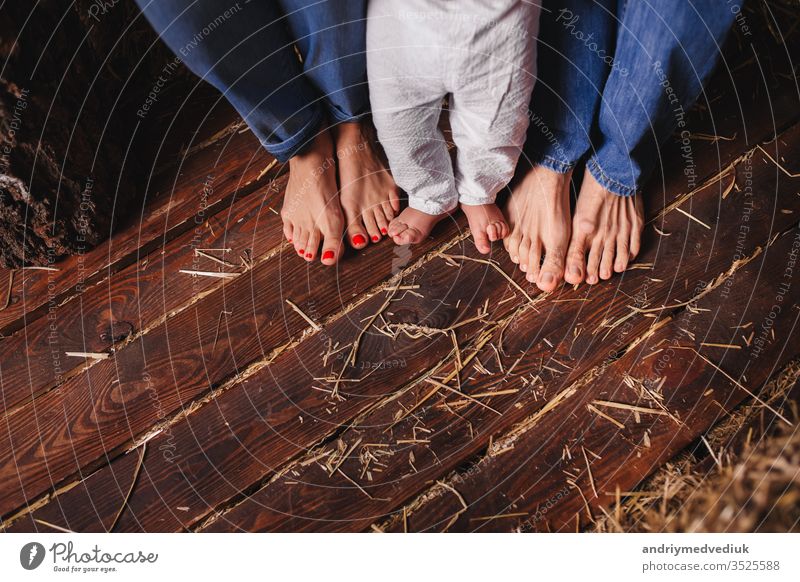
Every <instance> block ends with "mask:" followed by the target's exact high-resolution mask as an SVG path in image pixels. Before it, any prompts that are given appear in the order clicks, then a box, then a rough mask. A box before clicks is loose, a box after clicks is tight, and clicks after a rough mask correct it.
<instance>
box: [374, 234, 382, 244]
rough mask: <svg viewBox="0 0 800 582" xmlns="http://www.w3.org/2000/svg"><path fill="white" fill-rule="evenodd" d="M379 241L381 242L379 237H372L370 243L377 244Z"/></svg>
mask: <svg viewBox="0 0 800 582" xmlns="http://www.w3.org/2000/svg"><path fill="white" fill-rule="evenodd" d="M379 240H381V237H379V236H378V235H373V237H372V242H378V241H379Z"/></svg>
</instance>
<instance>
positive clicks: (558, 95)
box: [525, 0, 617, 173]
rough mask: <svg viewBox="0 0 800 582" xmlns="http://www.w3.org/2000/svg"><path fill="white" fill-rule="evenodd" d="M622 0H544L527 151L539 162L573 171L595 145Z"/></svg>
mask: <svg viewBox="0 0 800 582" xmlns="http://www.w3.org/2000/svg"><path fill="white" fill-rule="evenodd" d="M616 6H617V0H545V1H544V2H543V4H542V12H541V21H540V25H539V42H538V56H537V63H538V78H537V81H536V87H535V88H534V90H533V98H532V100H531V113H530V117H531V119H530V125H529V127H528V139H527V142H526V145H525V153H526V155H528V156H529V157H530V160H531V162H532V163H534V164H541V165H544V166H546V167H548V168H550V169H551V170H554V171H556V172H559V173H563V172H566V171H568V170H570V169H571V168H572V167H573V166H574V165H575V163H577V161H578V160H580V159H581V158H582V157H583V156H584V155H585V154H586V152H587V151H588V150H589V148H590V147H591V133H592V131H591V128H592V126H593V123H594V120H595V117H596V115H597V110H598V107H599V103H600V95H601V94H602V92H603V88H604V86H605V84H606V80H607V79H608V75H609V72H610V71H611V69H612V65H613V56H612V55H613V54H614V37H615V35H616V30H617V20H616V16H615V11H616Z"/></svg>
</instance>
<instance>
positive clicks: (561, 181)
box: [503, 166, 571, 291]
mask: <svg viewBox="0 0 800 582" xmlns="http://www.w3.org/2000/svg"><path fill="white" fill-rule="evenodd" d="M570 176H571V172H567V173H565V174H559V173H557V172H553V171H552V170H549V169H547V168H545V167H544V166H534V167H533V168H531V169H530V170H528V172H527V173H526V174H525V176H524V177H523V178H522V179H521V180H520V181H519V182H518V183H517V184H516V185H515V186H514V187H513V188H512V192H511V197H510V199H509V201H508V206H507V207H506V215H507V216H508V223H509V225H510V226H511V234H510V235H508V236H507V237H506V238H505V239H503V246H505V248H506V250H507V251H508V254H509V255H510V256H511V260H512V261H513V262H515V263H517V264H519V268H520V270H521V271H523V272H524V273H526V275H525V278H526V279H527V280H528V281H530V282H531V283H535V284H536V286H537V287H539V289H541V290H542V291H553V290H554V289H555V288H556V287H557V286H558V284H559V282H560V281H561V280H562V278H563V277H564V260H565V258H566V254H567V245H568V243H569V233H570V218H569V181H570ZM543 257H544V262H542V258H543ZM540 265H541V266H540Z"/></svg>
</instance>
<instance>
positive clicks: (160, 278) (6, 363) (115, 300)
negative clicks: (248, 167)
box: [0, 178, 286, 414]
mask: <svg viewBox="0 0 800 582" xmlns="http://www.w3.org/2000/svg"><path fill="white" fill-rule="evenodd" d="M285 184H286V178H278V179H276V180H275V182H274V183H273V184H271V185H270V186H268V187H267V188H266V189H264V191H263V192H258V193H254V194H251V195H250V196H246V197H245V198H244V199H242V200H239V201H237V202H236V203H235V204H234V205H233V206H231V208H230V209H229V210H227V211H224V212H219V213H217V214H216V215H214V216H212V217H211V218H210V219H208V220H205V221H202V222H199V223H198V224H196V225H195V227H194V228H193V229H192V230H189V231H188V232H186V233H184V234H182V235H181V236H179V237H177V238H175V239H173V240H172V241H170V242H169V244H168V245H165V246H164V247H163V248H158V249H156V250H154V251H152V252H150V253H149V254H147V255H146V256H143V257H141V260H140V261H139V262H136V263H134V264H132V265H129V266H127V267H125V268H123V269H122V270H120V271H119V272H116V273H111V274H109V275H108V277H107V278H105V279H103V280H102V281H101V282H99V283H97V284H95V285H92V286H90V287H88V288H87V289H86V290H85V291H84V292H83V293H81V294H80V296H79V297H78V298H77V299H76V300H73V301H68V302H66V303H63V304H60V305H54V306H52V307H50V308H49V309H48V314H47V317H40V318H38V319H35V320H34V321H32V322H30V323H29V324H28V325H26V326H25V327H24V328H23V329H21V330H19V331H17V332H16V333H14V334H13V335H11V336H10V337H7V338H5V339H4V340H3V344H2V345H3V350H4V354H5V355H4V358H3V377H2V381H0V386H1V387H2V391H3V400H2V403H0V413H1V414H5V413H6V412H7V411H9V410H13V409H14V408H15V407H17V406H18V405H20V404H22V403H23V402H27V401H30V400H31V399H33V398H35V397H37V396H39V395H40V394H42V393H44V392H46V391H47V390H49V389H51V388H53V387H55V386H57V385H59V384H63V383H64V382H65V381H66V380H67V379H69V378H70V377H71V376H73V375H74V374H75V373H77V372H78V371H80V370H81V369H82V368H83V367H85V366H86V365H87V363H88V364H92V363H93V362H92V360H91V359H89V360H87V359H86V358H80V357H70V356H67V355H66V354H67V352H89V353H100V354H108V353H110V352H111V351H119V350H120V349H122V348H123V346H124V345H125V344H126V343H128V342H130V341H132V340H133V339H134V338H135V337H136V336H138V335H140V334H141V333H143V332H144V331H146V330H148V329H150V328H152V327H153V326H154V325H156V324H158V323H160V322H161V321H162V320H165V319H167V318H168V317H174V315H175V313H176V312H177V311H179V310H181V309H185V308H186V307H188V306H190V305H191V304H192V303H193V302H195V301H197V300H198V299H200V298H202V297H203V296H205V295H207V294H208V293H209V292H210V291H211V290H213V289H215V288H217V287H220V286H222V284H223V279H221V278H217V277H213V276H194V275H191V274H188V273H186V272H182V271H210V272H212V273H215V272H220V271H224V272H226V273H229V274H230V275H231V277H234V276H241V275H243V274H245V273H246V267H245V265H246V264H251V263H253V262H258V261H259V260H261V259H262V256H263V255H264V254H265V253H268V252H270V251H273V250H277V248H278V247H279V246H280V244H281V242H282V240H281V239H282V238H283V233H282V228H281V222H280V217H279V216H278V210H277V209H279V208H280V204H281V200H280V196H279V195H280V193H281V192H282V191H283V188H284V187H285ZM222 248H227V249H230V252H222V251H219V250H207V252H206V251H205V250H203V249H222ZM196 251H199V253H203V254H198V252H196ZM209 256H212V257H217V258H220V259H223V260H224V261H225V262H226V263H227V265H221V264H220V263H218V262H216V261H214V260H213V259H210V258H209ZM228 281H230V280H228Z"/></svg>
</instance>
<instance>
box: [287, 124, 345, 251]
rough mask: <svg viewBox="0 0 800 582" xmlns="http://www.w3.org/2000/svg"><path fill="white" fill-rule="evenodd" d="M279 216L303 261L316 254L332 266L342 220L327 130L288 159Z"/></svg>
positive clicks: (334, 166) (339, 247) (288, 238)
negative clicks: (286, 178)
mask: <svg viewBox="0 0 800 582" xmlns="http://www.w3.org/2000/svg"><path fill="white" fill-rule="evenodd" d="M281 218H282V219H283V233H284V235H285V236H286V239H287V240H288V241H289V242H290V243H292V244H293V245H294V248H295V250H296V251H297V254H298V255H300V256H301V257H303V258H304V259H305V260H306V261H309V262H311V261H313V260H314V259H316V258H317V257H319V258H320V260H321V261H322V263H323V264H325V265H333V264H334V263H335V262H336V261H338V260H339V257H340V256H341V255H342V242H341V240H342V230H343V228H344V221H343V218H342V210H341V208H340V206H339V197H338V196H337V188H336V163H335V161H334V159H333V142H332V141H331V136H330V133H329V132H328V131H327V130H326V131H322V132H320V134H319V135H317V137H316V138H315V139H314V141H313V143H312V144H311V145H310V146H309V147H308V148H307V149H306V150H304V151H303V152H301V153H299V154H296V155H295V156H294V157H292V158H291V159H290V160H289V181H288V183H287V184H286V194H285V196H284V198H283V208H282V209H281ZM320 244H321V245H322V250H321V251H320Z"/></svg>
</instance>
